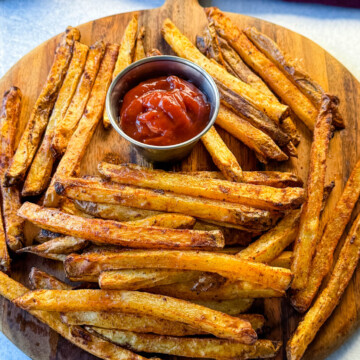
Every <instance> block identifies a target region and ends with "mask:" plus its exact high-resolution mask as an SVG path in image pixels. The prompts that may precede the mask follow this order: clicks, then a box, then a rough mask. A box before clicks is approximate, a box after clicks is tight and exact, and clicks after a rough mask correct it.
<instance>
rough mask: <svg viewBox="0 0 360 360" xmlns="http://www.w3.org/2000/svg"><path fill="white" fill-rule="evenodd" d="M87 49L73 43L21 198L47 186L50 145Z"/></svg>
mask: <svg viewBox="0 0 360 360" xmlns="http://www.w3.org/2000/svg"><path fill="white" fill-rule="evenodd" d="M88 50H89V47H88V46H87V45H84V44H81V43H79V42H77V41H76V42H75V45H74V51H73V56H72V59H71V62H70V66H69V69H68V71H67V73H66V76H65V79H64V82H63V84H62V86H61V89H60V91H59V95H58V97H57V100H56V103H55V106H54V109H53V111H52V113H51V116H50V119H49V122H48V125H47V127H46V131H45V134H44V138H43V140H42V143H41V146H40V148H39V149H38V151H37V153H36V156H35V158H34V160H33V162H32V164H31V167H30V170H29V172H28V174H27V177H26V180H25V183H24V187H23V189H22V196H35V195H39V194H41V193H42V192H43V191H44V190H45V189H46V188H47V186H48V185H49V182H50V177H51V172H52V169H53V165H54V157H53V154H52V152H51V143H52V140H53V136H54V131H55V128H56V127H57V126H58V125H59V124H61V123H62V121H63V118H64V116H65V114H66V111H67V109H68V107H69V105H70V102H71V99H72V97H73V95H74V93H75V90H76V87H77V84H78V82H79V79H80V76H81V74H82V72H83V69H84V66H85V61H86V57H87V54H88Z"/></svg>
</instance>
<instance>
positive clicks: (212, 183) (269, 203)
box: [98, 162, 304, 210]
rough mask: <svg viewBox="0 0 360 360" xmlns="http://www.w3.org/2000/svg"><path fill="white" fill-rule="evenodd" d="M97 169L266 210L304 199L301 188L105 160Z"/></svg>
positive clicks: (131, 181)
mask: <svg viewBox="0 0 360 360" xmlns="http://www.w3.org/2000/svg"><path fill="white" fill-rule="evenodd" d="M98 170H99V172H100V173H101V174H102V175H103V176H105V177H106V178H107V179H111V180H112V181H115V182H117V183H121V184H126V185H135V186H143V187H145V188H151V189H161V190H165V191H172V192H174V193H178V194H184V195H189V196H199V197H204V198H208V199H214V200H220V201H229V202H234V203H239V204H244V205H249V206H254V207H257V208H263V209H278V210H282V209H289V208H297V207H299V206H300V205H301V203H302V202H303V201H304V190H303V189H302V188H290V187H289V188H285V189H278V188H273V187H269V186H265V185H252V184H245V183H234V182H231V181H225V180H217V179H210V178H209V179H207V181H206V182H204V181H202V180H201V179H198V178H197V177H195V176H190V175H185V174H178V173H174V172H166V171H162V170H152V169H149V168H145V167H140V166H137V167H135V166H131V167H128V166H126V164H125V165H113V164H110V163H105V162H101V163H99V165H98Z"/></svg>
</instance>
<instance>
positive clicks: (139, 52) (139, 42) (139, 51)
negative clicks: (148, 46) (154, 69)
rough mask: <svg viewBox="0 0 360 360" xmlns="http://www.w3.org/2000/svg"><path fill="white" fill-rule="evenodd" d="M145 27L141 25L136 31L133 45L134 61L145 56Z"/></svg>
mask: <svg viewBox="0 0 360 360" xmlns="http://www.w3.org/2000/svg"><path fill="white" fill-rule="evenodd" d="M144 37H145V27H144V26H142V27H141V28H140V30H139V32H138V35H137V38H136V45H135V54H134V62H135V61H138V60H141V59H144V58H145V57H146V54H145V49H144V41H143V40H144Z"/></svg>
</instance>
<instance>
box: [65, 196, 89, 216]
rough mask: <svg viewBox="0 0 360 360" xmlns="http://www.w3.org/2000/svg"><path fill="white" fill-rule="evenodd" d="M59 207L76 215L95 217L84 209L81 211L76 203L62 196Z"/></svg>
mask: <svg viewBox="0 0 360 360" xmlns="http://www.w3.org/2000/svg"><path fill="white" fill-rule="evenodd" d="M59 209H60V210H61V211H63V212H66V213H68V214H70V215H76V216H81V217H85V218H90V219H91V218H93V216H91V215H89V214H87V213H85V212H84V211H81V210H80V209H78V208H77V207H76V206H75V203H74V202H73V201H72V200H70V199H68V198H62V199H60V204H59Z"/></svg>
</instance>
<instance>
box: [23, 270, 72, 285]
mask: <svg viewBox="0 0 360 360" xmlns="http://www.w3.org/2000/svg"><path fill="white" fill-rule="evenodd" d="M29 282H30V284H31V286H32V288H33V289H48V290H71V289H72V286H71V285H68V284H65V283H64V282H62V281H59V280H58V279H57V278H56V277H54V276H51V275H49V274H47V273H46V272H44V271H41V270H39V269H37V268H36V267H32V268H31V270H30V273H29Z"/></svg>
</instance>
